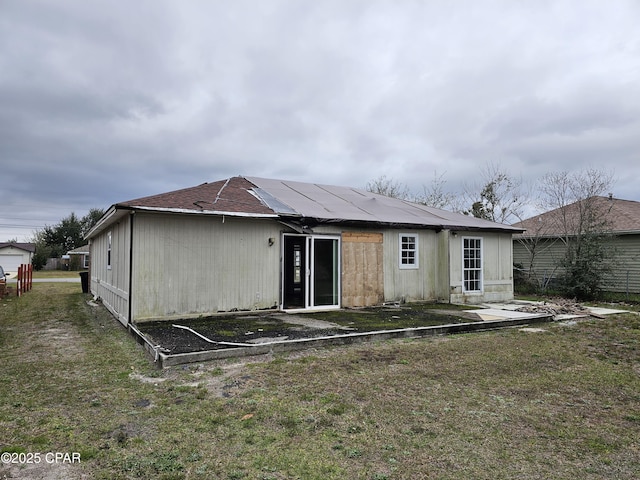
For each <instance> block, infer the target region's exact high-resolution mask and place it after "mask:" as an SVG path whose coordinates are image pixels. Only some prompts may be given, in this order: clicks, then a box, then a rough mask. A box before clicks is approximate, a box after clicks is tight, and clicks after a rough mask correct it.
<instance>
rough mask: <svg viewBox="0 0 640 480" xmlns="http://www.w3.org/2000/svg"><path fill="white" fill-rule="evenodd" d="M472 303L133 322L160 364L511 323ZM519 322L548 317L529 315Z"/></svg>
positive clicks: (547, 318) (409, 336) (456, 331)
mask: <svg viewBox="0 0 640 480" xmlns="http://www.w3.org/2000/svg"><path fill="white" fill-rule="evenodd" d="M472 308H473V307H469V306H454V305H443V304H426V303H417V304H411V305H398V304H394V305H387V306H381V307H371V308H363V309H343V310H336V311H326V312H316V313H298V314H289V313H282V312H261V313H239V314H234V315H220V316H211V317H205V318H198V319H184V320H175V321H159V322H144V323H140V324H138V325H136V326H135V327H134V333H135V334H137V335H139V337H140V340H141V342H144V343H145V344H146V347H147V350H148V351H149V352H150V353H151V354H152V355H154V360H155V361H157V362H159V364H160V365H161V366H169V365H176V364H181V363H190V362H199V361H206V360H211V359H215V358H226V357H232V356H245V355H254V354H263V353H268V352H275V351H289V350H296V349H303V348H308V347H315V346H324V345H336V344H350V343H360V342H363V341H371V340H385V339H390V338H411V337H420V336H426V335H437V334H446V333H460V332H466V331H477V330H486V329H491V328H500V327H504V326H510V325H512V324H513V320H506V321H505V320H499V321H494V322H488V321H486V320H483V319H482V318H481V317H480V316H478V315H477V314H475V313H473V310H470V309H472ZM524 317H526V318H521V319H519V320H518V322H517V324H523V323H528V322H538V321H548V320H550V317H549V316H548V315H539V314H538V315H537V314H530V315H525V316H524Z"/></svg>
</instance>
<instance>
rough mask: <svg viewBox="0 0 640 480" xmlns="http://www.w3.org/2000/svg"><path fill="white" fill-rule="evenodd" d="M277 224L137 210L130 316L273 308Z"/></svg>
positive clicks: (142, 317)
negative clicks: (272, 240)
mask: <svg viewBox="0 0 640 480" xmlns="http://www.w3.org/2000/svg"><path fill="white" fill-rule="evenodd" d="M280 230H281V225H280V224H278V223H277V222H274V221H272V220H255V219H253V220H247V219H239V218H235V217H223V216H191V215H188V216H185V215H170V214H145V213H140V212H139V213H137V214H136V217H135V226H134V232H135V235H134V245H133V252H134V256H133V258H134V263H133V275H132V283H133V287H132V288H133V291H134V292H135V295H134V298H133V304H132V307H133V318H134V320H136V321H140V320H150V319H159V318H172V317H175V318H178V317H189V316H198V315H207V314H212V313H216V312H226V311H231V310H236V309H237V310H252V309H265V308H274V307H277V305H278V303H279V288H280V285H279V281H278V279H279V278H280V273H279V272H280V245H279V242H280ZM269 238H273V239H274V240H275V243H274V244H273V245H271V246H270V245H269Z"/></svg>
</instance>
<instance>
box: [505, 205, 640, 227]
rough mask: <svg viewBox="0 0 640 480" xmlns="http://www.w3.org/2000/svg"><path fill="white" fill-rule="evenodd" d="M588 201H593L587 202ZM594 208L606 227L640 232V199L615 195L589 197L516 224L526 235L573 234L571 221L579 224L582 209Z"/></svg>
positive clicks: (593, 210) (592, 209)
mask: <svg viewBox="0 0 640 480" xmlns="http://www.w3.org/2000/svg"><path fill="white" fill-rule="evenodd" d="M587 202H590V203H589V205H588V206H587ZM585 209H591V211H592V212H596V213H597V215H599V216H600V217H601V219H603V220H604V221H605V224H604V227H605V229H606V230H607V231H610V232H612V233H617V234H629V233H640V202H635V201H633V200H621V199H619V198H612V197H602V196H596V197H589V198H587V199H584V200H581V201H579V202H575V203H572V204H570V205H567V206H565V207H562V208H556V209H554V210H551V211H548V212H545V213H542V214H540V215H536V216H535V217H531V218H528V219H526V220H523V221H522V222H519V223H516V224H514V226H516V227H520V228H523V229H525V232H524V234H523V236H524V237H531V236H543V237H555V236H559V235H566V234H572V233H576V232H572V231H567V230H571V225H572V224H577V223H578V221H579V217H580V211H584V210H585Z"/></svg>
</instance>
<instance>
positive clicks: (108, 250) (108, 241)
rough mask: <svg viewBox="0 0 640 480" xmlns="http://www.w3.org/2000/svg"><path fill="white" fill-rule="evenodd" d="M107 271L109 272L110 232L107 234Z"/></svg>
mask: <svg viewBox="0 0 640 480" xmlns="http://www.w3.org/2000/svg"><path fill="white" fill-rule="evenodd" d="M107 270H111V232H109V233H107Z"/></svg>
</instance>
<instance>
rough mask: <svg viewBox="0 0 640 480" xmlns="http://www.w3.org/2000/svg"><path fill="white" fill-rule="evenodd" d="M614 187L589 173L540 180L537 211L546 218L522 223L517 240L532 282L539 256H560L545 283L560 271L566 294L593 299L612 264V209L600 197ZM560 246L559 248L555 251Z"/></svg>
mask: <svg viewBox="0 0 640 480" xmlns="http://www.w3.org/2000/svg"><path fill="white" fill-rule="evenodd" d="M612 184H613V174H612V173H611V172H607V171H603V170H597V169H592V168H589V169H586V170H583V171H579V172H575V173H570V172H566V171H564V172H554V173H548V174H546V175H545V176H544V177H543V178H542V180H541V183H540V193H541V197H540V205H541V207H542V209H543V210H546V211H547V213H545V214H543V215H539V216H537V217H533V218H531V219H529V220H527V221H525V222H522V223H521V224H520V225H521V226H523V227H524V228H526V229H527V232H526V235H524V236H522V237H520V238H519V239H518V241H519V242H520V244H521V245H523V246H524V247H525V248H526V250H527V253H528V255H529V261H528V268H529V273H530V275H531V276H532V277H536V278H540V275H539V272H535V265H536V263H537V262H536V257H537V256H540V255H542V254H544V253H545V252H546V254H547V255H550V252H559V253H558V257H559V258H556V259H555V261H554V266H553V270H554V271H553V272H552V274H553V275H545V278H546V279H549V278H551V277H552V276H554V275H555V274H556V272H558V271H561V272H562V277H561V287H562V288H563V290H564V293H565V294H567V295H570V296H575V297H579V298H592V297H594V296H596V295H597V293H598V292H599V290H600V289H601V287H602V283H603V280H604V278H605V277H606V275H608V274H609V273H610V272H611V271H612V269H613V266H614V264H615V256H616V253H615V247H614V246H613V244H612V242H611V238H612V235H611V228H610V216H609V211H610V208H611V206H612V205H613V203H612V201H610V200H609V199H608V198H607V197H604V196H603V195H605V194H606V193H608V192H609V191H610V190H611V187H612ZM558 243H560V244H561V245H562V248H560V249H558V247H557V244H558ZM543 282H544V281H543ZM542 286H544V287H546V285H542Z"/></svg>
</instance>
